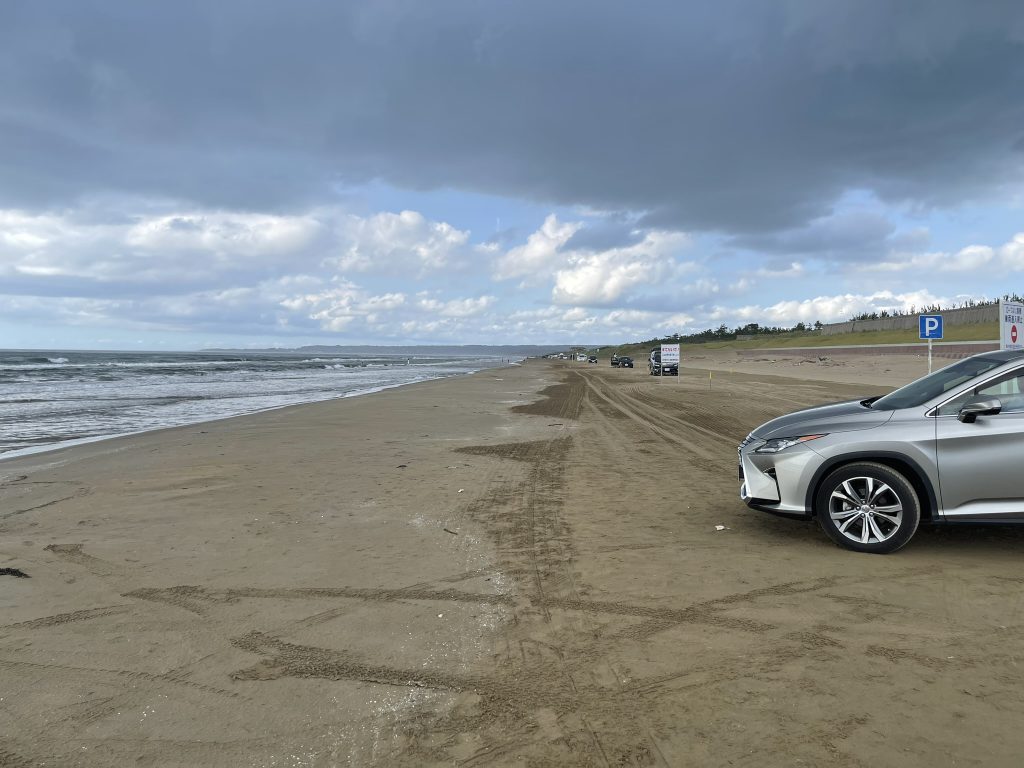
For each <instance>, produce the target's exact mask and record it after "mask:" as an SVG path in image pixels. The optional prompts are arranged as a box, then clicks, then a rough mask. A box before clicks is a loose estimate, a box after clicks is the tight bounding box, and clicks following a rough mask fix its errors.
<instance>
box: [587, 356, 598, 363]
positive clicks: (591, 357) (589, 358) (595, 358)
mask: <svg viewBox="0 0 1024 768" xmlns="http://www.w3.org/2000/svg"><path fill="white" fill-rule="evenodd" d="M587 362H588V363H596V362H597V355H591V356H590V357H588V358H587Z"/></svg>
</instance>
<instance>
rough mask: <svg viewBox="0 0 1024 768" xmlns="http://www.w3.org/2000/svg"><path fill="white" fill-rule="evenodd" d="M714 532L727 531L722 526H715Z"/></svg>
mask: <svg viewBox="0 0 1024 768" xmlns="http://www.w3.org/2000/svg"><path fill="white" fill-rule="evenodd" d="M715 530H716V531H728V530H729V529H728V528H726V527H725V526H724V525H716V526H715Z"/></svg>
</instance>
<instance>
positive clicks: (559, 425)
mask: <svg viewBox="0 0 1024 768" xmlns="http://www.w3.org/2000/svg"><path fill="white" fill-rule="evenodd" d="M548 426H549V427H561V426H563V425H562V422H560V421H558V422H555V423H554V424H548Z"/></svg>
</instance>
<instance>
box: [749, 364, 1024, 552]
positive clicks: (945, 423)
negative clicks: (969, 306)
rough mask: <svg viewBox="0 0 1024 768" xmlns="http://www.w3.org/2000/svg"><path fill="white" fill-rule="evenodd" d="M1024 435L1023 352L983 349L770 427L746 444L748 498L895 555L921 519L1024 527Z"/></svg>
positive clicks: (847, 542)
mask: <svg viewBox="0 0 1024 768" xmlns="http://www.w3.org/2000/svg"><path fill="white" fill-rule="evenodd" d="M1022 437H1024V350H1000V351H998V352H985V353H983V354H980V355H975V356H973V357H969V358H967V359H966V360H961V361H959V362H957V363H953V364H952V365H949V366H947V367H945V368H942V369H940V370H938V371H936V372H935V373H932V374H929V375H928V376H925V377H923V378H921V379H918V380H917V381H914V382H911V383H910V384H907V385H906V386H905V387H901V388H900V389H897V390H896V391H895V392H890V393H889V394H888V395H885V396H884V397H872V398H868V399H867V400H853V401H851V402H845V403H835V404H833V405H823V406H820V407H818V408H809V409H807V410H803V411H797V412H796V413H791V414H789V415H788V416H781V417H779V418H777V419H773V420H772V421H769V422H768V423H766V424H762V425H761V426H759V427H758V428H757V429H755V430H754V431H753V432H751V433H750V434H749V435H748V436H747V438H746V439H745V440H744V441H743V442H742V443H740V446H739V448H738V449H737V451H738V457H739V477H740V482H741V485H740V498H742V499H743V501H744V502H746V504H747V506H749V507H752V508H753V509H758V510H761V511H764V512H771V513H773V514H776V515H781V516H783V517H794V518H798V519H802V520H810V519H812V518H817V521H818V525H820V526H821V527H822V529H823V530H824V531H825V533H826V534H828V536H829V538H831V539H832V540H833V541H834V542H835V543H836V544H838V545H839V546H841V547H845V548H846V549H852V550H855V551H857V552H873V553H876V554H887V553H889V552H895V551H896V550H897V549H899V548H900V547H902V546H904V545H905V544H906V543H907V542H908V541H910V539H911V537H912V536H913V535H914V533H915V532H916V531H917V526H918V524H919V523H920V522H921V521H922V520H926V521H928V522H931V523H1014V524H1018V525H1021V524H1024V498H1022V496H1021V480H1020V451H1019V446H1020V444H1021V438H1022Z"/></svg>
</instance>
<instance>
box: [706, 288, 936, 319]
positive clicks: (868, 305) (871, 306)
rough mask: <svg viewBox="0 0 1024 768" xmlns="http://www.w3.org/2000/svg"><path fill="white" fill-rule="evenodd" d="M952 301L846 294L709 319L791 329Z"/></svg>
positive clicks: (720, 310) (921, 294)
mask: <svg viewBox="0 0 1024 768" xmlns="http://www.w3.org/2000/svg"><path fill="white" fill-rule="evenodd" d="M951 301H952V299H950V298H946V297H941V296H935V295H933V294H932V293H930V292H929V291H926V290H920V291H912V292H909V293H893V292H892V291H877V292H875V293H871V294H853V293H844V294H838V295H835V296H816V297H815V298H813V299H803V300H790V301H780V302H777V303H775V304H772V305H770V306H766V307H763V306H757V305H748V306H744V307H737V308H726V307H716V308H715V310H714V311H713V312H712V313H711V315H710V317H709V319H710V320H712V321H714V322H719V321H726V322H729V321H731V322H733V323H735V324H746V323H751V322H755V323H760V324H761V325H779V326H790V325H795V324H796V323H798V322H803V323H813V322H815V321H816V320H820V321H821V322H823V323H833V322H842V321H844V320H849V319H850V318H851V317H853V316H854V315H858V314H861V313H864V312H867V313H870V312H880V311H882V310H890V311H891V310H893V309H898V310H901V311H904V312H906V311H909V310H911V309H916V308H920V307H924V306H928V305H930V304H940V303H941V304H949V303H950V302H951Z"/></svg>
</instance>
